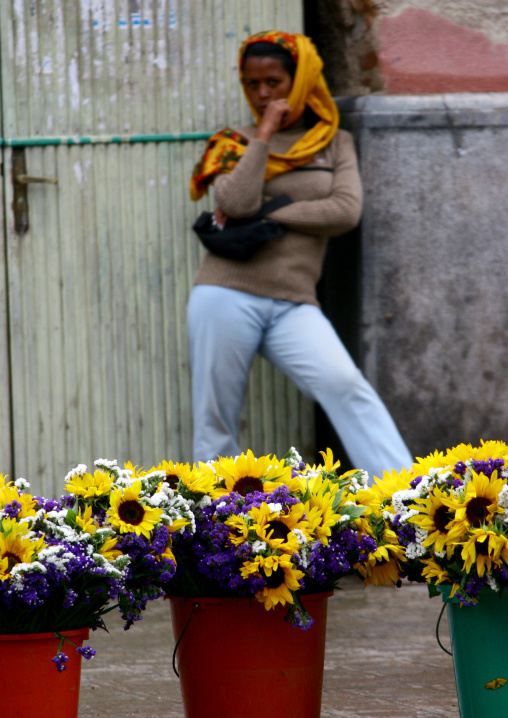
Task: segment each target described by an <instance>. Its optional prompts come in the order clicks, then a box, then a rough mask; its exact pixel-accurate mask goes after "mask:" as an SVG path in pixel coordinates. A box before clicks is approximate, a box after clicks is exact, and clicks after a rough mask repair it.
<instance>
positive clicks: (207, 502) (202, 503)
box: [197, 494, 212, 509]
mask: <svg viewBox="0 0 508 718" xmlns="http://www.w3.org/2000/svg"><path fill="white" fill-rule="evenodd" d="M211 503H212V499H211V497H210V496H208V494H205V495H204V496H203V498H201V499H200V500H199V502H198V504H197V507H198V509H206V507H207V506H210V504H211Z"/></svg>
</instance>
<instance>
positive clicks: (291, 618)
mask: <svg viewBox="0 0 508 718" xmlns="http://www.w3.org/2000/svg"><path fill="white" fill-rule="evenodd" d="M302 608H303V610H302ZM302 608H300V607H299V606H297V605H296V604H293V605H292V606H290V607H289V610H288V612H287V614H286V616H285V618H284V620H285V621H286V623H289V624H290V625H291V626H293V627H294V628H300V629H301V630H302V631H307V630H308V629H309V628H310V627H311V626H312V624H313V623H314V619H313V618H312V616H310V614H308V613H307V611H306V610H305V608H304V607H303V606H302Z"/></svg>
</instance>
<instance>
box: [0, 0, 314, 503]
mask: <svg viewBox="0 0 508 718" xmlns="http://www.w3.org/2000/svg"><path fill="white" fill-rule="evenodd" d="M0 13H1V14H0V27H1V37H0V40H1V76H2V99H3V113H2V121H3V128H2V133H3V138H4V139H3V150H2V151H3V162H4V168H5V172H4V177H3V180H4V185H5V186H4V192H3V197H4V210H5V222H4V226H5V237H2V241H5V246H2V255H1V259H0V302H1V306H0V381H1V382H2V384H1V391H2V400H1V404H0V431H1V432H2V436H1V437H0V458H1V459H2V466H1V467H0V471H2V470H4V471H6V470H9V471H12V472H14V473H15V474H16V476H19V475H22V476H24V477H26V478H27V479H28V480H30V481H31V482H32V487H33V488H34V489H35V490H36V491H43V492H45V493H47V494H52V493H59V492H60V490H61V486H62V481H63V477H64V476H65V474H66V473H67V471H69V469H70V468H71V467H72V466H74V465H75V464H77V463H81V462H84V463H87V464H89V465H90V464H91V462H92V460H93V459H94V458H99V457H106V458H117V459H118V460H119V461H122V462H123V461H125V460H127V459H130V460H132V461H133V462H134V463H137V464H141V465H144V466H145V467H149V466H151V465H152V464H153V463H154V462H158V461H160V460H161V459H163V458H171V459H173V460H190V458H191V426H192V424H191V410H190V375H189V368H188V358H187V337H186V328H185V306H186V302H187V297H188V294H189V291H190V287H191V285H192V279H193V275H194V273H195V270H196V268H197V266H198V263H199V261H200V257H201V252H202V250H201V248H200V246H199V244H198V242H197V240H196V239H195V237H194V236H193V235H192V233H191V230H190V226H191V224H192V221H193V219H194V217H195V216H197V214H198V213H199V212H200V211H201V210H202V209H203V208H204V207H205V206H206V205H207V203H209V202H210V199H209V198H208V199H206V200H204V201H202V202H200V203H198V204H197V205H196V204H192V203H191V202H190V201H189V198H188V190H187V187H188V180H189V177H190V173H191V169H192V167H193V165H194V163H195V161H196V160H197V158H198V157H199V155H200V154H201V152H202V150H203V147H204V138H205V137H206V136H208V134H209V133H211V132H212V131H214V130H216V129H217V128H219V127H222V126H225V125H228V124H238V123H242V122H243V123H245V122H247V121H248V117H249V116H248V112H247V108H246V106H245V103H244V101H243V98H242V97H241V92H240V88H239V85H238V81H237V77H236V75H237V67H236V66H237V49H238V45H239V43H240V42H241V40H242V39H243V38H244V37H246V36H247V35H248V34H249V33H250V32H256V31H258V30H261V29H266V28H268V27H281V28H285V29H288V30H289V31H299V30H301V28H302V10H301V2H300V0H259V1H258V0H252V1H249V2H247V1H246V0H219V1H214V2H212V0H144V1H143V0H79V1H78V0H76V1H75V2H67V1H66V0H7V1H6V2H2V3H1V5H0ZM40 180H46V181H40ZM0 212H1V210H0ZM7 307H8V312H7ZM7 348H8V350H7ZM9 399H11V403H9ZM11 434H12V435H11ZM291 443H298V444H299V445H300V446H303V447H304V449H305V448H307V449H311V447H312V407H311V405H310V404H309V403H308V402H306V401H304V400H303V399H302V398H301V397H300V396H299V395H298V394H297V392H296V390H295V389H294V388H293V387H292V386H291V385H289V384H288V383H287V382H286V381H285V380H284V379H283V378H282V377H280V376H279V375H278V374H277V373H276V372H275V371H274V370H273V369H272V368H271V367H269V366H268V365H267V364H266V363H264V362H261V361H259V362H257V363H256V366H255V368H254V371H253V375H252V381H251V386H250V391H249V399H248V403H247V405H246V407H245V413H244V419H243V421H242V444H243V445H244V446H252V448H253V449H254V450H256V451H258V452H261V451H270V452H271V451H277V452H279V453H281V452H284V451H285V450H286V448H287V446H288V444H291ZM11 447H12V451H11ZM6 467H8V468H6Z"/></svg>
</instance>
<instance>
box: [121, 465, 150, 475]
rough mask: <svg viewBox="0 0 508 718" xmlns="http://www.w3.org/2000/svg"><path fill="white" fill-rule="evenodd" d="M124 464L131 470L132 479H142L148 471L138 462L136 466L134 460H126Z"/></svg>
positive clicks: (127, 469) (126, 468)
mask: <svg viewBox="0 0 508 718" xmlns="http://www.w3.org/2000/svg"><path fill="white" fill-rule="evenodd" d="M123 466H124V469H125V470H126V471H128V472H129V474H130V477H131V478H132V479H142V478H143V477H144V476H146V475H147V473H148V472H147V471H145V470H144V469H143V467H142V466H138V465H137V464H136V466H134V464H133V463H132V461H126V462H125V464H124V465H123Z"/></svg>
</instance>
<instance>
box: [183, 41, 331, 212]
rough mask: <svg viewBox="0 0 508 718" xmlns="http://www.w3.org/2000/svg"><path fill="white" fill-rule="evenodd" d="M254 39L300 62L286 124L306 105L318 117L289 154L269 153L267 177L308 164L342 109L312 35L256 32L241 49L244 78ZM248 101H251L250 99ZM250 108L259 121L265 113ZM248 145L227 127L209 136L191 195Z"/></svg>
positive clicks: (327, 138)
mask: <svg viewBox="0 0 508 718" xmlns="http://www.w3.org/2000/svg"><path fill="white" fill-rule="evenodd" d="M255 42H273V43H276V44H279V45H281V46H282V47H284V48H285V49H286V50H288V51H289V52H290V53H291V56H292V57H293V59H294V60H295V62H296V73H295V77H294V79H293V84H292V87H291V91H290V93H289V96H288V98H287V101H288V103H289V105H290V107H291V112H290V113H289V115H288V117H287V118H286V120H285V122H284V125H283V127H289V126H290V125H292V124H294V123H295V122H296V121H297V120H298V119H299V118H300V117H301V116H302V115H303V112H304V110H305V106H306V105H308V106H309V107H310V109H311V110H312V111H313V112H314V113H315V114H316V115H317V116H318V117H319V120H318V122H317V123H316V124H315V125H314V127H312V128H311V129H309V130H307V132H306V133H305V134H304V135H303V137H301V138H300V139H299V140H297V141H296V142H295V144H294V145H293V146H292V147H291V148H290V150H289V151H288V152H287V153H286V154H285V155H280V154H276V153H274V152H270V154H269V155H268V162H267V165H266V173H265V180H269V179H271V178H272V177H275V176H276V175H279V174H282V173H283V172H289V171H290V170H292V169H294V168H295V167H301V166H302V165H305V164H307V162H310V160H311V159H312V158H313V157H314V155H315V154H316V152H319V150H321V149H323V147H326V146H327V145H328V144H329V143H330V142H331V140H332V138H333V136H334V135H335V133H336V131H337V127H338V126H339V113H338V110H337V107H336V105H335V103H334V101H333V98H332V96H331V94H330V91H329V90H328V87H327V85H326V81H325V78H324V77H323V75H322V72H321V70H322V68H323V61H322V60H321V58H320V57H319V55H318V53H317V50H316V48H315V47H314V45H313V43H312V41H311V40H310V38H308V37H306V36H305V35H299V34H295V35H290V34H289V33H284V32H277V31H275V30H269V31H267V32H260V33H258V34H257V35H252V36H251V37H249V38H247V40H246V41H245V42H244V43H243V45H242V46H241V48H240V77H242V65H243V57H244V55H245V51H246V50H247V48H248V47H249V45H252V44H253V43H255ZM247 102H249V98H248V97H247ZM249 106H250V108H251V110H252V113H253V114H254V117H255V118H256V124H258V123H259V122H260V120H261V117H260V115H259V114H258V113H257V112H256V109H255V107H254V106H253V105H252V104H251V103H250V102H249ZM248 143H249V140H248V139H247V138H246V137H244V136H243V135H241V134H239V133H238V132H235V131H234V130H232V129H230V128H228V127H227V128H225V129H224V130H221V131H220V132H218V133H217V134H215V135H213V137H211V138H210V139H209V140H208V144H207V146H206V150H205V152H204V154H203V156H202V157H201V159H200V161H199V162H198V163H197V165H196V166H195V168H194V172H193V173H192V178H191V183H190V194H191V199H193V200H198V199H199V198H200V197H202V196H203V195H204V194H205V192H206V191H207V189H208V185H209V184H210V183H212V182H213V180H214V179H215V177H216V175H218V174H220V173H222V172H231V170H232V169H233V168H234V166H235V165H236V163H237V162H238V160H239V159H240V157H241V156H242V155H243V153H244V152H245V149H246V147H247V145H248Z"/></svg>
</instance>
